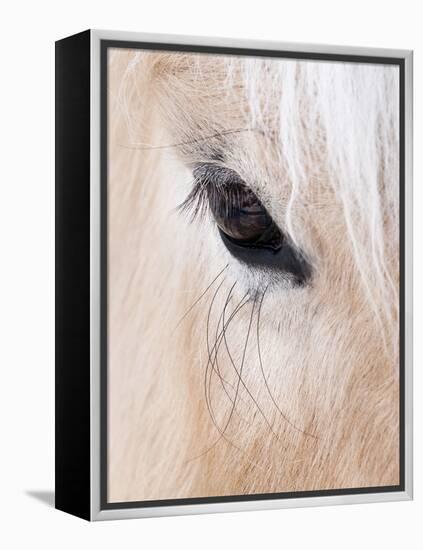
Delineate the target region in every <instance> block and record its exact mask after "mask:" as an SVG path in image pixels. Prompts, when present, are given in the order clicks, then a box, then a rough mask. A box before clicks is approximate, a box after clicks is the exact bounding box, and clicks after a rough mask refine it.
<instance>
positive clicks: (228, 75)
mask: <svg viewBox="0 0 423 550" xmlns="http://www.w3.org/2000/svg"><path fill="white" fill-rule="evenodd" d="M108 93H109V97H108V270H109V271H108V400H109V410H108V422H109V424H108V429H109V436H108V492H109V494H108V498H109V499H110V500H111V501H131V500H132V501H139V500H155V499H173V498H194V497H199V496H201V497H204V496H205V497H209V496H210V497H211V496H216V495H223V496H224V495H245V494H263V493H290V492H298V491H324V490H328V489H334V488H336V489H345V488H362V487H378V486H393V485H397V484H398V483H399V435H398V434H399V271H400V270H399V191H398V189H399V187H398V178H399V73H398V67H396V66H390V65H381V64H372V63H353V62H348V63H347V62H340V61H333V62H332V61H331V62H327V61H318V60H316V61H313V60H297V59H286V58H266V57H264V56H261V57H245V56H231V55H217V54H213V55H212V54H203V53H176V52H160V51H147V50H144V51H143V50H131V49H115V50H113V49H112V50H111V52H110V53H109V59H108Z"/></svg>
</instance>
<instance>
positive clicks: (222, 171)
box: [180, 163, 311, 286]
mask: <svg viewBox="0 0 423 550" xmlns="http://www.w3.org/2000/svg"><path fill="white" fill-rule="evenodd" d="M193 175H194V186H193V189H192V190H191V192H190V194H189V195H188V197H187V198H186V200H185V201H184V202H183V203H182V205H181V206H180V209H181V210H182V211H184V212H188V213H189V214H190V215H191V217H192V218H196V217H202V216H204V215H205V214H206V213H207V212H208V211H209V212H210V213H211V215H212V216H213V218H214V220H215V222H216V225H217V228H218V232H219V235H220V237H221V239H222V241H223V244H224V245H225V247H226V248H227V250H228V251H229V252H230V254H231V255H232V256H233V257H235V258H236V259H237V260H238V261H240V262H242V263H243V264H246V265H247V266H249V267H250V268H258V269H260V268H261V269H266V270H272V271H273V272H278V273H281V274H283V275H284V276H289V278H290V279H291V280H292V282H293V283H294V284H295V286H303V285H304V284H305V283H306V282H307V281H308V280H309V278H310V276H311V267H310V265H309V264H308V262H307V261H306V260H305V258H304V255H303V254H302V253H301V251H299V250H297V249H295V248H294V246H293V245H292V244H291V243H290V239H289V237H288V236H287V235H284V234H283V233H282V231H281V230H280V229H279V227H278V226H277V225H276V223H275V222H274V220H273V218H272V217H271V215H270V214H269V212H268V211H267V210H266V208H265V207H264V205H263V204H262V202H261V201H260V199H259V198H258V197H257V195H256V194H255V193H254V192H253V191H252V189H251V188H250V187H249V186H248V185H247V184H246V183H245V182H244V181H243V180H242V178H241V177H240V176H239V175H238V174H237V173H236V172H235V171H234V170H231V169H229V168H225V167H222V166H217V165H215V164H207V163H205V164H201V165H198V166H196V167H195V168H194V170H193Z"/></svg>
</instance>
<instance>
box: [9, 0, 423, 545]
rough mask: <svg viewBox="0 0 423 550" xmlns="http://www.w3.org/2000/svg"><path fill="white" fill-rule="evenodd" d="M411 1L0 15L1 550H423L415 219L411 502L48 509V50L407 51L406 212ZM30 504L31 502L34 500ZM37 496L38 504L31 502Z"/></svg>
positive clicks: (130, 5) (52, 5)
mask: <svg viewBox="0 0 423 550" xmlns="http://www.w3.org/2000/svg"><path fill="white" fill-rule="evenodd" d="M419 4H420V3H419V2H417V1H412V0H410V1H408V0H402V1H396V2H393V1H391V0H383V1H380V0H377V1H375V0H374V1H371V0H350V1H348V2H345V1H344V2H343V1H341V0H338V1H336V0H333V1H329V0H326V1H324V0H314V1H313V0H310V1H304V0H290V1H289V2H288V1H285V0H274V1H272V0H260V1H257V2H250V3H249V2H247V0H233V1H232V2H230V1H229V0H208V1H207V0H202V1H201V0H197V1H194V0H191V1H190V0H174V1H172V0H154V1H153V0H150V1H144V2H141V1H137V2H134V1H130V0H114V1H111V0H102V1H101V0H91V1H89V0H83V1H81V0H69V1H66V2H65V1H63V0H56V1H55V2H53V1H51V2H49V1H46V0H38V1H29V0H27V1H14V2H7V3H6V2H4V3H2V7H1V8H0V12H1V16H0V20H1V23H2V25H1V31H0V42H1V47H0V52H1V54H0V55H1V64H0V75H1V79H0V82H1V84H0V94H1V96H2V97H1V101H0V138H1V155H0V158H1V160H0V191H1V199H0V250H1V263H0V281H1V284H0V323H1V332H0V334H1V340H0V342H1V344H0V369H1V370H0V373H1V374H0V377H1V378H0V434H1V435H0V441H1V443H0V546H1V547H2V548H5V549H14V548H61V549H68V548H72V549H75V548H88V547H93V548H100V547H102V548H107V549H108V548H117V547H119V548H133V547H139V548H158V549H161V548H169V547H171V548H176V549H178V548H184V549H190V548H202V549H203V548H205V549H208V548H213V549H215V548H222V549H226V548H231V549H238V548H241V549H244V548H245V549H249V548H254V549H257V548H295V549H303V548H304V549H305V548H307V549H310V548H311V549H313V550H314V549H323V548H324V549H325V550H330V549H335V548H336V549H339V548H342V549H343V550H348V549H350V548H354V549H356V548H364V549H371V548H382V549H384V550H386V549H391V548H395V549H397V548H400V547H404V548H407V549H414V548H422V547H423V534H422V520H423V504H422V503H423V496H422V491H423V472H422V467H423V465H422V458H423V453H422V433H423V428H422V416H423V412H422V399H421V398H420V396H421V392H422V390H423V386H422V375H421V372H420V366H421V362H422V361H421V360H422V345H421V341H422V338H421V337H420V333H421V327H422V326H423V320H422V314H421V310H420V308H419V305H421V302H422V290H421V287H420V282H421V280H422V271H421V268H422V255H421V252H420V250H421V248H420V247H419V236H420V235H422V232H423V225H422V224H423V216H422V215H421V214H419V208H416V212H417V214H416V220H415V242H416V256H415V271H416V273H415V281H416V284H415V293H414V296H415V304H416V305H415V310H416V311H415V327H416V329H415V340H416V350H415V395H416V399H415V401H416V402H415V426H416V429H415V501H414V502H405V503H388V504H378V505H374V504H370V505H358V506H343V507H341V506H339V507H334V508H312V509H296V510H282V511H275V512H255V513H238V514H228V515H214V516H212V515H210V516H196V517H185V518H168V519H155V520H131V521H121V522H110V523H98V524H88V523H85V522H83V521H82V520H79V519H76V518H73V517H71V516H68V515H66V514H63V513H60V512H58V511H55V510H54V509H53V508H51V507H50V506H47V505H46V504H45V503H43V502H42V501H40V499H39V498H36V497H34V496H33V494H34V492H35V493H37V494H39V493H41V496H42V497H43V498H44V500H45V499H47V500H48V499H49V498H50V497H49V494H48V491H51V490H52V489H53V464H54V463H53V457H54V439H53V427H54V416H53V411H54V406H53V405H54V400H53V381H54V379H53V374H54V339H53V329H54V293H53V290H54V287H53V283H54V278H53V274H54V232H53V230H54V194H53V183H54V164H53V160H54V156H53V152H54V110H53V109H54V40H56V39H58V38H62V37H64V36H66V35H69V34H73V33H75V32H78V31H80V30H84V29H86V28H90V27H92V28H108V29H119V30H133V31H146V32H160V33H177V34H188V35H195V34H198V35H204V36H229V37H239V38H249V39H268V40H279V41H295V42H317V43H319V42H320V43H332V44H345V45H357V46H358V45H360V46H381V47H392V48H409V49H414V50H415V98H416V107H415V147H414V150H415V157H416V159H415V202H416V204H417V205H418V204H421V199H422V191H421V189H420V180H421V178H422V163H421V155H420V153H421V150H422V147H423V139H422V131H423V128H422V119H421V114H422V102H421V97H422V95H423V66H422V59H421V55H422V52H423V44H422V31H421V20H422V18H421V15H419V11H421V10H419ZM31 493H32V496H31ZM39 496H40V494H39Z"/></svg>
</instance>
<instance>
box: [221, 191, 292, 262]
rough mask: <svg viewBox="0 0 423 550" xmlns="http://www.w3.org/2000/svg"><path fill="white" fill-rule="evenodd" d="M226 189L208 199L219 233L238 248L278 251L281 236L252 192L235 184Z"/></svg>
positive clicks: (280, 244) (281, 240)
mask: <svg viewBox="0 0 423 550" xmlns="http://www.w3.org/2000/svg"><path fill="white" fill-rule="evenodd" d="M225 188H226V189H223V190H221V191H219V192H217V193H216V194H214V196H213V197H211V198H210V209H211V211H212V213H213V216H214V218H215V220H216V223H217V225H218V227H219V229H220V230H221V232H222V233H223V234H224V235H225V236H226V237H227V238H228V239H230V240H231V241H232V242H234V243H235V244H237V245H239V246H243V247H248V248H268V249H271V250H273V251H275V252H276V251H277V250H279V249H280V248H281V246H282V242H283V236H282V233H281V232H280V231H279V229H278V228H277V226H276V224H275V223H274V221H273V219H272V218H271V216H270V214H269V213H268V212H267V210H266V208H265V207H264V206H263V204H262V203H261V202H260V200H259V199H258V197H257V196H256V195H255V194H254V193H253V191H252V190H251V189H249V188H248V187H247V186H245V185H244V184H241V183H239V182H236V181H235V182H230V183H229V185H227V186H225Z"/></svg>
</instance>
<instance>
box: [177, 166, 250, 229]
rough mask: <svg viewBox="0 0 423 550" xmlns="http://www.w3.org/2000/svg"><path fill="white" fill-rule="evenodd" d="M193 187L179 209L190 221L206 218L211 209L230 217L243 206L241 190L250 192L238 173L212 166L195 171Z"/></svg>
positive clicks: (201, 167) (198, 168)
mask: <svg viewBox="0 0 423 550" xmlns="http://www.w3.org/2000/svg"><path fill="white" fill-rule="evenodd" d="M230 183H233V184H237V185H230ZM192 185H193V187H192V189H191V191H190V193H189V195H188V196H187V198H186V199H185V200H184V201H183V202H182V204H180V205H179V206H178V208H177V210H178V211H179V212H181V213H183V214H186V215H188V217H189V218H190V221H194V220H196V219H199V218H200V219H201V218H204V217H205V216H206V214H207V213H208V211H209V210H210V209H211V210H212V211H214V212H219V213H220V214H221V215H222V216H230V215H231V213H232V211H233V210H235V209H236V208H239V207H240V205H241V196H240V191H239V190H240V188H241V189H245V190H246V191H247V190H249V187H248V186H247V185H246V184H245V182H244V181H243V180H242V179H241V178H240V177H239V176H238V174H237V173H236V172H234V171H233V170H230V169H228V168H223V167H221V166H217V165H211V164H210V165H201V166H199V167H197V168H195V169H194V181H193V184H192ZM222 205H225V208H222Z"/></svg>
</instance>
